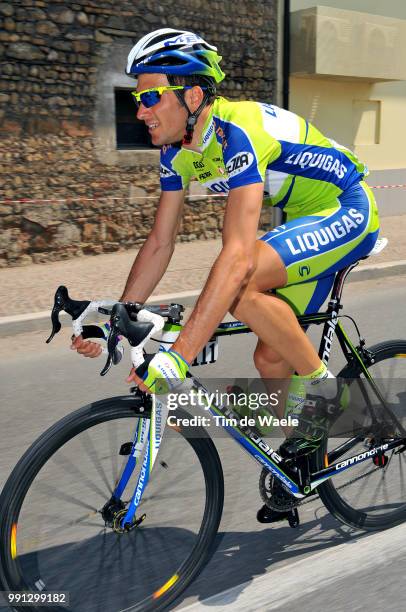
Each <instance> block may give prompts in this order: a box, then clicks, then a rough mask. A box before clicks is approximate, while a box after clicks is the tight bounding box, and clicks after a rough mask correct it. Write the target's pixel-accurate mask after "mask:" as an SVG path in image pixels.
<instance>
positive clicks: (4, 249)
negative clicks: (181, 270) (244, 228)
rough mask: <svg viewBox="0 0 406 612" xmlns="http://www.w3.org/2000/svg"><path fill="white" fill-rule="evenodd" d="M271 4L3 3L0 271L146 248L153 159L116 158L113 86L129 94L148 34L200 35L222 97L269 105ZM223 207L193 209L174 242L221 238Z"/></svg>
mask: <svg viewBox="0 0 406 612" xmlns="http://www.w3.org/2000/svg"><path fill="white" fill-rule="evenodd" d="M276 4H277V3H276V0H271V1H269V0H259V1H258V0H255V1H254V0H239V1H238V3H235V1H234V2H233V1H231V0H223V1H221V2H220V1H214V0H206V2H205V3H204V5H202V3H201V1H200V0H178V2H177V3H176V4H173V3H172V1H171V0H161V1H160V2H155V1H151V0H143V1H142V2H141V1H140V0H138V1H137V0H135V1H134V0H131V1H127V0H97V1H96V0H94V1H92V0H81V1H77V2H61V1H59V0H52V1H46V0H43V1H41V0H19V1H14V2H0V62H1V65H0V73H1V77H0V136H1V142H0V173H1V180H0V266H6V265H19V264H24V263H30V262H31V261H46V260H51V259H60V258H65V257H71V256H76V255H81V254H86V253H100V252H106V251H113V250H118V249H120V248H127V247H131V246H135V245H139V244H141V243H142V241H143V240H144V239H145V236H146V235H147V233H148V230H149V228H150V226H151V223H152V220H153V216H154V210H155V207H156V203H157V197H156V196H157V188H158V184H159V183H158V172H157V162H158V152H157V151H150V152H145V151H144V152H143V151H119V152H118V151H117V150H116V146H115V132H114V130H115V127H114V108H113V104H114V102H112V100H114V95H113V93H114V86H115V84H117V83H118V84H119V85H120V86H121V85H124V86H127V87H130V81H129V79H127V77H125V76H124V75H123V68H124V60H125V56H126V53H127V52H128V50H129V49H130V48H131V45H132V44H133V42H134V41H135V40H137V39H138V38H139V37H140V36H142V35H143V34H145V33H146V32H148V31H150V30H153V29H156V28H159V27H181V28H184V29H191V30H195V31H197V32H199V33H200V34H201V35H203V36H204V37H206V38H207V39H208V40H209V41H210V42H213V43H214V44H216V45H217V46H218V48H219V50H220V52H221V53H222V54H223V57H224V62H223V65H224V70H225V72H226V73H227V75H228V78H227V79H226V81H225V82H224V83H222V84H221V90H220V93H221V94H223V95H226V96H227V97H230V98H234V99H236V98H244V97H245V98H254V99H263V100H267V101H272V100H273V98H274V93H275V84H276V57H275V56H276V53H275V51H276ZM208 16H210V17H212V16H215V19H214V18H210V19H208ZM123 79H124V80H123ZM222 205H223V204H222V202H220V201H219V200H218V199H214V198H205V199H203V200H199V199H195V198H192V199H190V200H188V204H187V205H186V212H185V216H184V221H183V225H182V228H181V233H180V236H179V239H180V240H190V239H194V238H205V237H206V238H208V237H214V236H216V235H218V233H219V232H220V231H221V219H222ZM268 222H269V213H268V214H266V213H265V214H264V223H268Z"/></svg>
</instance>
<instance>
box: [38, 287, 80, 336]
mask: <svg viewBox="0 0 406 612" xmlns="http://www.w3.org/2000/svg"><path fill="white" fill-rule="evenodd" d="M89 304H90V301H89V300H83V301H82V300H72V298H70V297H69V294H68V290H67V288H66V287H64V285H61V286H60V287H58V289H57V290H56V292H55V297H54V305H53V308H52V313H51V321H52V331H51V335H50V336H49V338H48V339H47V340H46V343H47V344H49V343H50V342H51V340H52V338H53V337H54V336H55V334H57V333H58V332H59V331H60V329H61V327H62V325H61V322H60V320H59V313H60V312H61V310H64V311H65V312H67V313H68V314H69V315H70V316H71V317H72V319H73V320H75V319H77V318H78V317H80V315H81V314H82V313H83V312H84V311H85V310H86V308H87V307H88V306H89Z"/></svg>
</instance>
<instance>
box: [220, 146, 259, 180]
mask: <svg viewBox="0 0 406 612" xmlns="http://www.w3.org/2000/svg"><path fill="white" fill-rule="evenodd" d="M253 161H254V156H253V154H252V153H250V152H249V151H243V152H242V153H237V155H234V157H232V158H231V159H230V160H229V162H228V163H227V165H226V170H227V172H228V176H229V178H232V177H233V176H236V175H237V174H240V172H244V170H246V169H247V168H249V167H250V166H251V165H252V163H253Z"/></svg>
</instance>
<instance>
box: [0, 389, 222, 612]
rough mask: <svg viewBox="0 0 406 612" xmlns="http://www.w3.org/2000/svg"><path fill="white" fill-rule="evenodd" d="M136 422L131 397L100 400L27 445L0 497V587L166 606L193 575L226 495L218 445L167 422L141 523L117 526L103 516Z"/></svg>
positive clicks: (142, 414)
mask: <svg viewBox="0 0 406 612" xmlns="http://www.w3.org/2000/svg"><path fill="white" fill-rule="evenodd" d="M172 414H173V413H172ZM175 415H177V416H180V417H185V416H189V415H187V413H185V412H183V411H175ZM140 418H148V414H147V412H146V411H145V410H143V407H142V406H141V405H140V398H138V397H131V396H130V397H117V398H111V399H109V400H103V401H100V402H96V403H94V404H90V405H88V406H85V407H84V408H81V409H79V410H77V411H76V412H74V413H72V414H70V415H68V416H67V417H65V418H64V419H62V420H61V421H59V422H58V423H56V424H55V425H54V426H53V427H51V428H50V429H49V430H48V431H46V432H45V433H44V434H43V435H42V436H41V437H40V438H39V439H38V440H37V441H36V442H35V443H34V444H33V445H32V446H31V447H30V448H29V449H28V451H27V452H26V453H25V455H24V456H23V457H22V459H21V460H20V461H19V463H18V464H17V465H16V467H15V468H14V470H13V472H12V474H11V475H10V477H9V479H8V481H7V483H6V485H5V487H4V490H3V492H2V495H1V497H0V517H1V523H0V559H1V561H0V582H1V583H2V589H3V590H5V591H29V592H34V594H36V595H37V594H38V593H40V594H45V593H47V592H51V591H52V592H65V593H68V594H69V603H67V604H64V603H63V600H62V603H60V605H56V606H55V607H56V609H59V610H61V609H66V610H73V611H74V612H82V611H83V612H91V611H92V610H99V609H103V610H109V611H112V612H114V611H115V610H123V609H131V610H134V611H140V610H142V611H144V610H145V611H148V610H161V609H163V608H166V607H167V606H168V605H169V604H170V603H171V602H173V601H174V600H175V599H176V598H177V597H178V595H179V594H180V593H181V592H182V591H183V590H184V589H185V588H186V587H187V586H188V585H189V584H190V582H191V581H192V580H193V579H194V578H195V576H196V575H197V573H198V572H199V571H200V570H201V568H202V567H203V566H204V564H205V563H206V562H207V560H208V558H209V556H210V553H211V552H212V551H213V546H214V540H215V536H216V533H217V529H218V526H219V522H220V519H221V514H222V507H223V497H224V485H223V473H222V468H221V464H220V460H219V457H218V453H217V451H216V449H215V446H214V444H213V442H212V441H211V440H210V438H209V437H208V435H207V433H206V432H205V430H204V429H203V428H193V430H192V428H190V427H188V428H187V431H185V430H184V429H183V428H182V427H176V429H173V428H169V427H168V428H167V431H166V432H165V436H164V439H163V441H162V444H161V448H160V451H159V455H158V458H157V461H156V465H155V467H154V469H153V472H152V474H151V480H150V482H149V484H148V486H147V489H146V490H145V493H144V496H143V498H142V500H141V504H140V506H139V509H138V511H137V516H138V513H139V514H140V515H144V514H145V515H146V517H145V520H144V521H143V522H142V523H141V524H140V526H138V527H137V528H135V529H134V530H132V531H129V532H125V533H117V532H116V531H114V530H113V529H112V528H110V527H109V526H106V524H105V521H104V519H103V517H102V514H101V511H102V509H103V507H104V505H105V504H106V502H107V501H108V500H109V499H110V497H111V494H112V492H113V490H114V488H115V484H116V483H117V482H118V480H119V478H120V474H121V473H122V471H123V469H124V466H125V465H126V460H127V457H125V456H122V455H120V449H122V448H123V444H126V443H128V442H130V441H131V440H132V439H133V434H134V432H135V427H136V425H137V423H138V422H139V419H140ZM186 433H187V437H186ZM127 447H128V446H127ZM137 475H138V470H136V472H134V474H133V475H132V477H131V479H130V482H129V484H128V485H127V488H126V489H125V491H124V493H123V496H122V501H123V502H124V504H125V505H126V504H128V501H129V500H130V498H131V496H132V493H133V490H134V488H135V484H136V482H137ZM38 600H39V601H41V599H40V598H38V597H37V599H36V601H38ZM14 605H15V607H16V609H20V608H18V606H17V605H16V604H14ZM23 609H24V608H22V607H21V610H23ZM35 609H38V610H42V609H43V610H49V607H48V606H47V607H43V606H41V604H40V603H39V604H38V606H37V607H36V608H35Z"/></svg>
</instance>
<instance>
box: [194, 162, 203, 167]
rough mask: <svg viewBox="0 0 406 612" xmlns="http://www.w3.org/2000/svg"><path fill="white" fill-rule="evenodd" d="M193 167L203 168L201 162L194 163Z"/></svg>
mask: <svg viewBox="0 0 406 612" xmlns="http://www.w3.org/2000/svg"><path fill="white" fill-rule="evenodd" d="M193 167H194V168H204V163H203V162H202V161H194V162H193Z"/></svg>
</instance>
